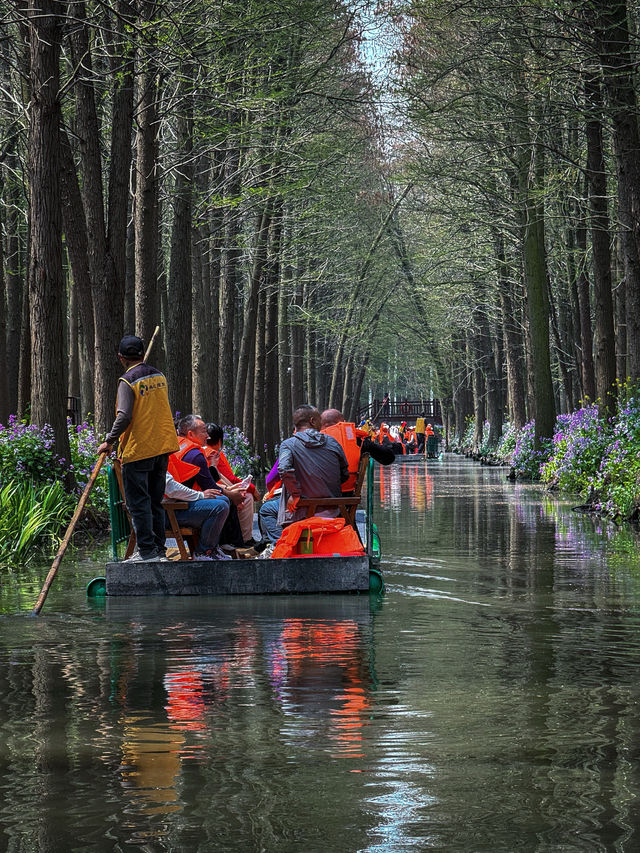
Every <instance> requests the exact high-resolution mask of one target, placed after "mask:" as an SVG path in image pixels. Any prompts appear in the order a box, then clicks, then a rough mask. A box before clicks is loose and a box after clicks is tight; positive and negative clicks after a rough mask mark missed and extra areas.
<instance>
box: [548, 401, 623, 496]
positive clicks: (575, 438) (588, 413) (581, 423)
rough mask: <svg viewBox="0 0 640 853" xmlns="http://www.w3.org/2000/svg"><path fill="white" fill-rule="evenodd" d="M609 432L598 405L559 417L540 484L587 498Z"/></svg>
mask: <svg viewBox="0 0 640 853" xmlns="http://www.w3.org/2000/svg"><path fill="white" fill-rule="evenodd" d="M609 439H610V432H609V430H608V429H606V428H605V425H604V424H603V422H602V420H601V419H600V416H599V413H598V407H597V405H591V406H585V407H584V408H582V409H576V411H575V412H572V413H571V414H569V415H558V417H557V419H556V432H555V434H554V436H553V447H552V450H551V456H550V457H549V459H548V461H547V462H546V463H545V464H544V465H543V466H542V469H541V475H542V481H543V482H544V483H545V484H546V485H553V486H558V487H559V488H560V489H562V490H563V491H565V492H574V493H576V494H581V495H583V496H586V495H587V494H588V492H589V491H590V490H591V489H592V487H593V483H594V480H595V477H596V474H597V473H598V470H599V468H600V463H601V461H602V457H603V455H604V453H605V452H606V449H607V445H608V443H609Z"/></svg>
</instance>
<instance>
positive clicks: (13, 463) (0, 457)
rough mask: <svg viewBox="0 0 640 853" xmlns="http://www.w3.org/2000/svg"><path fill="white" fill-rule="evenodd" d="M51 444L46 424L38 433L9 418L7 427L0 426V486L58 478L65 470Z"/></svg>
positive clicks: (51, 438)
mask: <svg viewBox="0 0 640 853" xmlns="http://www.w3.org/2000/svg"><path fill="white" fill-rule="evenodd" d="M54 444H55V440H54V435H53V430H52V428H51V427H50V426H49V425H48V424H45V426H44V427H42V429H41V428H40V427H37V426H35V425H34V424H27V423H25V422H24V421H20V420H18V418H16V416H15V415H10V416H9V422H8V423H7V425H6V426H4V425H0V482H7V481H9V480H18V479H23V478H25V479H28V480H32V481H33V482H34V483H50V482H53V481H54V480H56V479H58V478H59V477H61V476H62V475H63V474H64V468H63V464H62V462H61V460H60V459H59V458H58V456H57V455H56V452H55V449H54Z"/></svg>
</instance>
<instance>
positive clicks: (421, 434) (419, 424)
mask: <svg viewBox="0 0 640 853" xmlns="http://www.w3.org/2000/svg"><path fill="white" fill-rule="evenodd" d="M426 417H427V416H426V414H425V413H424V412H420V415H419V416H418V417H417V418H416V441H417V442H418V449H417V450H416V453H424V441H425V430H426V426H425V423H426V421H425V419H426Z"/></svg>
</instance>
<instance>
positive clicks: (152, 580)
mask: <svg viewBox="0 0 640 853" xmlns="http://www.w3.org/2000/svg"><path fill="white" fill-rule="evenodd" d="M368 590H369V557H368V556H367V555H362V556H356V557H343V556H336V557H327V558H324V557H292V558H289V559H286V560H278V559H276V560H272V559H268V560H261V559H259V558H258V559H253V560H206V561H204V560H203V561H199V560H189V561H183V560H180V561H166V562H165V561H159V562H157V563H156V562H153V563H125V562H119V563H107V566H106V578H105V593H106V595H108V596H124V595H145V596H148V595H159V596H162V595H269V594H271V595H277V594H283V593H288V594H291V593H318V592H367V591H368Z"/></svg>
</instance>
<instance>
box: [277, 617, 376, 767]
mask: <svg viewBox="0 0 640 853" xmlns="http://www.w3.org/2000/svg"><path fill="white" fill-rule="evenodd" d="M269 657H270V676H271V681H272V685H273V687H274V692H275V693H276V696H277V698H279V699H280V701H281V703H282V705H283V707H284V708H285V710H287V709H288V710H289V713H294V711H293V708H292V707H291V703H292V702H293V703H294V704H295V705H296V706H297V708H296V710H297V711H298V712H299V710H300V706H301V705H304V703H305V702H306V703H307V705H311V704H313V705H314V706H315V707H317V705H318V704H321V705H322V704H324V705H325V706H326V709H327V711H328V723H329V732H328V737H329V738H330V739H331V740H332V741H333V742H334V743H335V744H336V745H337V750H336V753H335V754H336V755H337V756H339V757H347V756H348V757H351V758H354V757H362V755H363V753H362V740H363V733H362V730H363V727H364V725H365V724H366V711H367V709H368V708H369V705H370V700H369V696H368V693H367V689H366V688H367V685H366V684H365V682H364V680H363V675H362V673H363V663H362V636H361V632H360V628H359V626H358V624H357V623H356V622H354V621H353V620H351V619H345V620H340V621H336V622H332V621H322V622H320V621H316V620H309V619H288V620H285V623H284V627H283V628H282V631H281V632H280V635H279V637H278V640H277V642H276V643H275V645H274V648H272V650H271V654H270V656H269Z"/></svg>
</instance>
